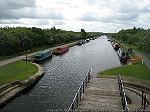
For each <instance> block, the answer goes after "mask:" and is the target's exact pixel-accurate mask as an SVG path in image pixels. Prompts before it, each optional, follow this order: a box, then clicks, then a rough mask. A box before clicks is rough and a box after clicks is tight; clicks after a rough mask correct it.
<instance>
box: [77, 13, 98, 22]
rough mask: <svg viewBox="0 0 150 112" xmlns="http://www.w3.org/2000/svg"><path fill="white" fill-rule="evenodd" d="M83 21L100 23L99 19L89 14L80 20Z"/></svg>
mask: <svg viewBox="0 0 150 112" xmlns="http://www.w3.org/2000/svg"><path fill="white" fill-rule="evenodd" d="M79 20H81V21H99V19H98V18H96V17H95V14H93V13H89V12H87V13H86V14H84V15H83V16H82V17H80V18H79Z"/></svg>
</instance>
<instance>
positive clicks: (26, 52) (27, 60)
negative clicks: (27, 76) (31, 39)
mask: <svg viewBox="0 0 150 112" xmlns="http://www.w3.org/2000/svg"><path fill="white" fill-rule="evenodd" d="M27 58H28V56H27V52H26V59H25V60H26V63H27V61H28V59H27Z"/></svg>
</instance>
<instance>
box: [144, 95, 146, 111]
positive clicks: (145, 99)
mask: <svg viewBox="0 0 150 112" xmlns="http://www.w3.org/2000/svg"><path fill="white" fill-rule="evenodd" d="M145 107H146V94H145V96H144V110H145Z"/></svg>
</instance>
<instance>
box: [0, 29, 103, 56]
mask: <svg viewBox="0 0 150 112" xmlns="http://www.w3.org/2000/svg"><path fill="white" fill-rule="evenodd" d="M98 35H100V33H98V32H87V33H86V32H85V30H84V29H81V33H80V32H73V31H65V30H61V29H56V28H55V27H53V28H51V29H41V28H36V27H32V28H26V27H16V28H11V27H4V28H0V56H6V55H14V54H16V53H19V52H23V51H26V50H29V49H30V50H32V49H33V48H39V47H44V46H53V45H56V44H60V43H68V42H72V41H76V40H80V39H85V38H90V37H92V36H98Z"/></svg>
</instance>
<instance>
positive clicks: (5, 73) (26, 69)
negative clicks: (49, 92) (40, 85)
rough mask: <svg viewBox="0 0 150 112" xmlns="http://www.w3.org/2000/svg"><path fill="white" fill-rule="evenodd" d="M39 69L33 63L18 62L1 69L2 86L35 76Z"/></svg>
mask: <svg viewBox="0 0 150 112" xmlns="http://www.w3.org/2000/svg"><path fill="white" fill-rule="evenodd" d="M37 71H38V68H37V67H36V66H35V65H33V64H32V63H29V62H28V63H26V62H25V61H17V62H14V63H11V64H7V65H5V66H1V67H0V85H1V84H5V83H8V82H11V81H15V80H24V79H27V78H28V77H29V76H31V75H34V74H35V73H36V72H37Z"/></svg>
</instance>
